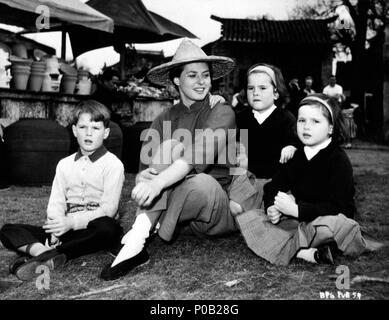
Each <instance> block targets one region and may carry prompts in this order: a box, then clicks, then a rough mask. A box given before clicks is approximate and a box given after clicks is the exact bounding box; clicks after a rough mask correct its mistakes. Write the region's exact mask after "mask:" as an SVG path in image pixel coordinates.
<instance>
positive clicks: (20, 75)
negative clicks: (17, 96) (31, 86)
mask: <svg viewBox="0 0 389 320" xmlns="http://www.w3.org/2000/svg"><path fill="white" fill-rule="evenodd" d="M30 71H31V61H30V60H25V61H23V60H21V59H20V60H15V61H12V66H11V75H12V82H11V87H12V88H14V89H17V90H26V89H27V83H28V78H29V77H30Z"/></svg>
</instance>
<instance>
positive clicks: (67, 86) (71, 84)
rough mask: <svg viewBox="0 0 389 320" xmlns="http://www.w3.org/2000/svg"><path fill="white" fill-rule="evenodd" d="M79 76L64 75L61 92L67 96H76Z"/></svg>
mask: <svg viewBox="0 0 389 320" xmlns="http://www.w3.org/2000/svg"><path fill="white" fill-rule="evenodd" d="M76 82H77V76H69V75H66V74H65V75H63V77H62V80H61V88H60V91H61V92H63V93H66V94H74V89H75V88H76Z"/></svg>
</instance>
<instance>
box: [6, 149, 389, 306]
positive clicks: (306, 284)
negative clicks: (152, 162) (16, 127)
mask: <svg viewBox="0 0 389 320" xmlns="http://www.w3.org/2000/svg"><path fill="white" fill-rule="evenodd" d="M347 152H348V154H349V156H350V159H351V161H352V163H353V166H354V175H355V181H356V189H357V193H356V202H357V208H358V211H359V214H358V217H357V220H358V221H359V222H360V223H361V225H362V226H363V227H364V229H366V230H367V231H368V232H369V233H370V234H372V235H374V236H375V237H376V238H377V239H379V240H382V241H389V215H388V213H389V192H388V186H389V149H388V150H385V149H384V150H376V149H374V148H372V149H371V148H368V149H367V148H364V147H360V148H356V149H351V150H348V151H347ZM133 186H134V175H133V174H126V182H125V187H124V190H123V197H122V202H121V206H120V216H121V221H122V225H123V227H124V228H125V230H128V229H129V228H130V226H131V223H132V222H133V220H134V214H135V206H134V203H133V202H132V201H129V195H130V191H131V189H132V187H133ZM49 193H50V188H49V187H16V186H13V187H12V188H11V189H10V190H8V191H2V192H0V225H3V224H4V223H10V222H11V223H16V222H19V223H31V224H41V223H43V221H44V220H45V208H46V205H47V201H48V197H49ZM148 250H149V253H150V256H151V261H150V263H149V264H148V265H146V266H143V267H141V268H140V269H139V270H138V272H136V273H131V274H129V275H128V276H126V277H124V278H121V279H119V280H116V281H111V282H104V281H101V280H100V279H99V278H98V274H99V273H100V271H101V268H102V267H103V266H104V265H105V264H106V263H108V262H110V261H111V260H112V258H111V257H110V255H109V254H107V253H105V252H101V253H98V254H95V255H89V256H85V257H81V258H78V259H76V260H73V261H70V262H69V263H67V264H66V265H65V267H64V268H63V269H62V270H58V271H57V270H56V271H53V272H51V274H50V283H49V289H47V290H46V289H41V290H38V289H37V286H36V283H35V280H32V281H30V282H21V281H19V280H18V279H17V278H16V277H15V276H13V275H9V273H8V264H9V262H10V260H11V259H12V258H13V257H14V256H15V254H14V253H12V252H9V251H7V250H6V249H5V248H4V247H3V246H2V245H1V244H0V300H6V299H61V300H63V299H162V300H165V299H184V300H185V299H194V300H196V299H205V300H207V299H223V300H224V299H225V300H240V299H247V300H252V299H319V298H320V292H325V291H328V292H332V293H337V291H338V290H337V288H336V286H335V280H334V278H336V276H337V274H336V267H337V266H339V265H346V266H348V267H349V270H350V277H351V279H353V278H354V277H356V276H357V275H366V276H370V277H379V278H381V279H386V280H387V279H388V275H389V248H388V247H386V248H384V249H382V250H380V251H378V252H376V253H369V254H365V255H362V256H361V257H359V258H357V259H354V260H353V259H347V258H344V257H338V258H337V259H336V263H335V266H325V265H312V264H309V263H305V262H302V261H294V262H293V263H291V264H290V265H289V266H287V267H279V266H273V265H271V264H269V263H267V262H266V261H265V260H263V259H261V258H259V257H257V256H256V255H255V254H253V253H252V252H251V251H250V250H249V249H248V248H247V247H246V245H245V243H244V240H243V238H242V237H241V236H240V235H239V234H237V235H234V236H232V237H229V238H221V239H215V240H202V239H197V238H195V237H193V236H191V235H189V234H181V235H179V236H178V238H177V239H176V241H174V242H173V243H169V244H167V243H165V242H163V241H162V240H161V239H160V238H159V237H155V238H154V239H153V240H152V241H151V242H150V244H149V247H148ZM37 276H38V275H37ZM233 280H236V281H235V284H234V285H230V286H229V285H228V284H230V283H229V282H230V281H233ZM107 288H108V289H109V291H104V289H107ZM95 291H96V292H95ZM344 291H346V290H344ZM348 291H349V292H350V293H352V292H359V293H360V294H361V298H362V299H388V298H389V285H388V283H387V282H386V283H385V282H380V281H368V282H357V283H352V284H351V288H350V289H349V290H348Z"/></svg>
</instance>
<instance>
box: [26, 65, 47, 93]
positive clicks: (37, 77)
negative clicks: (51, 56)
mask: <svg viewBox="0 0 389 320" xmlns="http://www.w3.org/2000/svg"><path fill="white" fill-rule="evenodd" d="M45 72H46V61H34V62H33V63H32V65H31V74H30V81H29V85H28V89H29V90H31V91H41V89H42V83H43V78H44V77H45Z"/></svg>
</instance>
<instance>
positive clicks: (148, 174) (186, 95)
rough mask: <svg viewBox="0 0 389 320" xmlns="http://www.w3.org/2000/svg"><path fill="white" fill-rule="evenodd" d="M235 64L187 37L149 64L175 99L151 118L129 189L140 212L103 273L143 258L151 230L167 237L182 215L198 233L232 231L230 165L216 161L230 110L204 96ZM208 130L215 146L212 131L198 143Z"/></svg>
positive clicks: (230, 123) (113, 273) (109, 276)
mask: <svg viewBox="0 0 389 320" xmlns="http://www.w3.org/2000/svg"><path fill="white" fill-rule="evenodd" d="M234 65H235V63H234V61H233V60H232V59H230V58H227V57H219V56H207V55H206V54H205V53H204V52H203V51H202V50H201V49H200V48H199V47H197V46H196V45H195V44H193V43H192V42H191V41H189V40H184V41H183V42H182V43H181V45H180V46H179V48H178V49H177V51H176V53H175V55H174V57H173V60H172V61H171V62H167V63H164V64H162V65H160V66H157V67H155V68H153V69H151V70H150V71H149V73H148V78H149V80H150V81H151V82H153V83H156V84H159V85H168V84H174V85H175V86H176V87H177V88H178V91H179V93H180V102H179V103H178V104H175V105H174V106H173V107H171V108H170V109H168V110H166V111H165V112H163V113H161V114H160V115H159V116H158V117H157V118H156V119H155V120H154V121H153V123H152V125H151V128H150V130H149V131H148V135H147V137H146V139H145V140H144V141H145V144H144V145H143V147H142V151H141V171H140V173H139V174H138V175H137V179H136V186H135V188H134V189H133V190H132V194H131V195H132V199H133V200H134V201H135V202H136V203H137V205H138V211H137V216H136V219H135V222H134V224H133V225H132V228H131V230H130V231H129V232H128V233H127V234H126V235H125V236H124V237H123V239H122V243H123V244H124V246H123V248H122V249H121V250H120V252H119V254H118V255H117V257H116V259H115V260H114V261H113V263H112V264H108V265H107V266H105V268H104V269H103V270H102V273H101V278H102V279H104V280H113V279H117V278H120V277H122V276H124V275H126V274H127V273H129V272H130V271H131V270H133V269H135V268H136V267H138V266H141V265H143V264H145V263H147V262H148V261H149V255H148V253H147V251H146V249H145V247H144V246H145V242H146V240H147V239H148V238H149V236H150V235H151V234H152V233H153V232H154V231H157V232H158V235H159V236H160V237H161V238H162V239H164V240H165V241H170V240H171V239H172V238H173V235H174V233H175V230H176V227H177V225H178V223H183V222H186V223H189V226H190V228H191V230H192V231H193V232H194V233H195V234H196V235H198V236H200V237H215V236H221V235H226V234H229V233H231V232H235V231H237V227H236V225H235V221H234V217H233V216H232V214H231V212H230V211H229V199H228V195H227V190H228V187H229V185H230V183H231V180H232V176H231V175H230V164H229V163H227V162H225V161H219V160H221V156H222V155H223V153H224V152H225V150H226V149H224V147H226V144H227V140H226V139H227V130H228V129H235V116H234V111H233V110H232V109H231V107H230V106H228V105H223V104H220V103H219V104H216V106H214V107H213V108H212V107H211V103H210V100H209V91H210V89H211V79H217V78H220V77H223V76H225V75H227V74H228V73H229V72H230V71H231V70H232V69H233V68H234ZM205 129H208V130H210V132H211V133H212V134H213V132H216V131H217V132H219V133H220V134H221V139H218V144H217V147H215V145H214V144H215V142H214V139H213V136H212V138H211V139H205V140H206V142H205V143H204V144H203V142H204V138H207V132H209V131H207V130H205ZM184 133H187V135H188V136H189V138H188V137H186V138H185V137H184ZM211 133H210V134H211ZM212 134H211V135H212ZM148 137H151V138H153V137H154V139H151V140H152V141H153V140H154V143H156V147H158V148H155V150H158V151H156V152H152V155H151V157H150V158H152V159H156V161H151V163H150V162H149V163H145V158H147V155H148V154H149V151H150V148H149V146H150V145H149V144H148V143H147V141H149V139H148ZM182 137H184V141H183V142H181V139H180V138H182ZM187 138H188V139H187ZM181 148H182V149H181ZM232 150H235V149H234V148H233V149H232ZM151 151H153V149H151ZM181 152H183V155H182V153H181ZM159 154H160V155H163V156H161V157H159V156H158V155H159ZM224 155H225V153H224ZM164 159H166V160H167V161H164ZM160 160H162V161H160ZM158 226H159V227H158Z"/></svg>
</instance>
